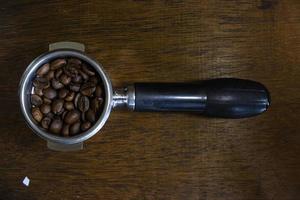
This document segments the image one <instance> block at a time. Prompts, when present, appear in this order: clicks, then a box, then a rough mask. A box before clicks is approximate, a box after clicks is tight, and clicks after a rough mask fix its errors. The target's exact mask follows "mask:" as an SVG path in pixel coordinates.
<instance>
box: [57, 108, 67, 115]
mask: <svg viewBox="0 0 300 200" xmlns="http://www.w3.org/2000/svg"><path fill="white" fill-rule="evenodd" d="M64 112H65V109H64V107H63V108H62V109H61V110H60V111H59V112H58V113H57V115H62V114H63V113H64Z"/></svg>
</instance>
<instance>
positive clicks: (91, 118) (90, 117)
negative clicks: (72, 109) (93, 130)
mask: <svg viewBox="0 0 300 200" xmlns="http://www.w3.org/2000/svg"><path fill="white" fill-rule="evenodd" d="M85 117H86V119H87V120H88V121H90V122H92V123H94V122H95V121H96V114H95V112H94V111H92V110H91V109H89V110H88V111H86V113H85Z"/></svg>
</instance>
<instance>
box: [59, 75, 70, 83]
mask: <svg viewBox="0 0 300 200" xmlns="http://www.w3.org/2000/svg"><path fill="white" fill-rule="evenodd" d="M59 81H60V82H61V83H62V84H64V85H69V83H70V82H71V77H69V76H67V75H66V74H62V75H61V76H60V77H59Z"/></svg>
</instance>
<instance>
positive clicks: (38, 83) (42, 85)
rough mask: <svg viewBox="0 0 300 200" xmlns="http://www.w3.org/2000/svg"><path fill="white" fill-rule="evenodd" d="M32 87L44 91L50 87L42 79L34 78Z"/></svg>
mask: <svg viewBox="0 0 300 200" xmlns="http://www.w3.org/2000/svg"><path fill="white" fill-rule="evenodd" d="M32 84H33V86H34V87H37V88H40V89H44V88H47V87H49V86H50V84H49V81H48V80H47V79H46V78H43V77H36V78H35V79H34V81H33V82H32Z"/></svg>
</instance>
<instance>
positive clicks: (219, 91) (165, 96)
mask: <svg viewBox="0 0 300 200" xmlns="http://www.w3.org/2000/svg"><path fill="white" fill-rule="evenodd" d="M269 105H270V95H269V92H268V90H267V89H266V88H265V86H263V85H262V84H260V83H258V82H254V81H250V80H242V79H233V78H223V79H212V80H207V81H201V82H198V83H136V84H135V110H136V111H191V112H198V113H201V114H204V115H207V116H212V117H223V118H244V117H251V116H255V115H258V114H260V113H262V112H264V111H266V110H267V108H268V106H269Z"/></svg>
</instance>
